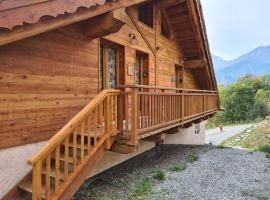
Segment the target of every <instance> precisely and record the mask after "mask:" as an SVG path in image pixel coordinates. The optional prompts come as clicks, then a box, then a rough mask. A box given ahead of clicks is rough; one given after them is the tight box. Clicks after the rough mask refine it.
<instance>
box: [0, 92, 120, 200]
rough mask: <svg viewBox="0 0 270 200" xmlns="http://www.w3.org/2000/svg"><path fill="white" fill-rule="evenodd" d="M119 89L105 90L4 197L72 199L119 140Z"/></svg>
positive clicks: (41, 151)
mask: <svg viewBox="0 0 270 200" xmlns="http://www.w3.org/2000/svg"><path fill="white" fill-rule="evenodd" d="M120 95H121V93H120V91H119V90H103V91H102V92H101V93H99V94H98V95H97V96H96V98H95V99H93V100H92V101H91V102H90V103H89V104H88V105H87V106H86V107H85V108H84V109H83V110H81V111H80V112H79V113H78V114H77V115H76V116H75V117H74V118H73V119H72V120H71V121H70V122H68V123H67V124H66V125H65V126H64V127H63V128H62V129H61V130H60V131H59V132H58V133H57V134H56V135H55V136H54V137H52V138H51V139H50V140H49V142H48V143H47V145H46V146H45V147H43V148H42V149H41V150H40V151H39V152H37V153H36V154H35V155H34V156H33V157H32V158H31V159H30V160H29V161H28V163H29V164H30V165H31V166H32V167H33V170H32V172H31V173H29V174H28V175H27V176H26V177H24V178H23V179H22V180H21V181H20V182H19V183H18V184H17V185H16V186H15V187H14V188H13V189H12V190H11V191H10V192H9V193H8V194H7V195H6V196H5V197H4V198H3V200H10V199H12V200H13V199H18V200H19V199H21V200H22V199H32V200H40V199H44V200H51V199H52V200H54V199H63V200H67V199H70V198H71V197H72V196H73V194H74V193H75V192H76V191H77V190H78V189H79V187H80V186H81V184H82V183H83V181H84V180H85V178H87V177H88V176H89V174H90V173H91V171H92V170H93V169H95V166H96V164H97V163H99V162H100V161H101V160H102V158H103V157H104V155H105V153H106V151H108V150H110V148H111V147H112V145H113V144H114V143H115V142H116V140H117V138H119V137H118V135H119V134H120V132H121V130H120V128H119V123H118V122H117V120H118V113H119V110H118V109H117V104H118V103H119V97H120Z"/></svg>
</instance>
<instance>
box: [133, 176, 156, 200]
mask: <svg viewBox="0 0 270 200" xmlns="http://www.w3.org/2000/svg"><path fill="white" fill-rule="evenodd" d="M151 192H152V183H151V180H150V178H147V177H146V178H144V179H143V180H142V182H140V183H139V184H138V185H136V187H135V190H134V191H133V192H132V193H131V196H130V197H129V198H128V199H129V200H133V199H134V200H135V199H144V197H146V196H147V195H149V194H150V193H151Z"/></svg>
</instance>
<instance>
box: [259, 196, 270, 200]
mask: <svg viewBox="0 0 270 200" xmlns="http://www.w3.org/2000/svg"><path fill="white" fill-rule="evenodd" d="M257 200H269V198H268V197H257Z"/></svg>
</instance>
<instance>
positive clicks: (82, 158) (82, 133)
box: [81, 119, 84, 163]
mask: <svg viewBox="0 0 270 200" xmlns="http://www.w3.org/2000/svg"><path fill="white" fill-rule="evenodd" d="M83 160H84V119H83V120H82V123H81V163H82V162H83Z"/></svg>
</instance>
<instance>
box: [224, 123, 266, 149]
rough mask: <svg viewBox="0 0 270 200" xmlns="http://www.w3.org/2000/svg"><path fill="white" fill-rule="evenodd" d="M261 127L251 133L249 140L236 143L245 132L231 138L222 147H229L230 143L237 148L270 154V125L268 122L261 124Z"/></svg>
mask: <svg viewBox="0 0 270 200" xmlns="http://www.w3.org/2000/svg"><path fill="white" fill-rule="evenodd" d="M261 124H262V125H261V126H260V127H257V128H255V129H253V130H251V131H250V133H249V135H248V137H247V138H245V139H242V140H240V141H237V142H235V139H236V138H237V137H238V136H240V135H242V134H243V132H241V133H239V134H237V135H235V136H233V137H231V138H229V139H228V140H226V141H225V142H223V143H222V145H224V146H227V145H228V144H229V143H232V142H233V143H234V145H236V146H241V147H243V148H247V149H251V150H255V151H261V152H265V153H270V137H269V135H270V123H269V121H268V120H265V121H263V122H261Z"/></svg>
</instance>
